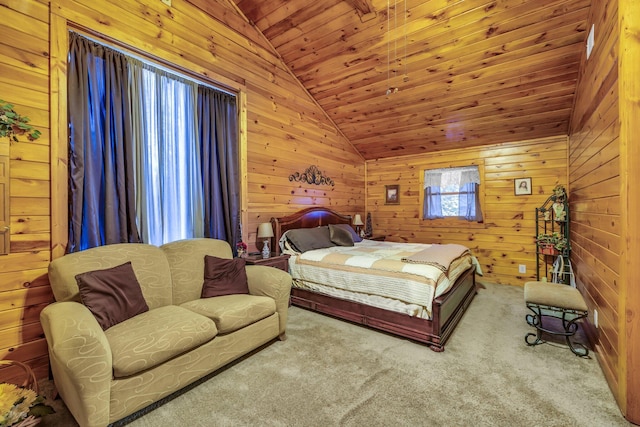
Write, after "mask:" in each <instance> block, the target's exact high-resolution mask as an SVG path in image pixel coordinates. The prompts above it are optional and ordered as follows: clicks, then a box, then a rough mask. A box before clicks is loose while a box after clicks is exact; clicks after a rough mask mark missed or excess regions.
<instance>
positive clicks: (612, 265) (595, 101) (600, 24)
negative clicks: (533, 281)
mask: <svg viewBox="0 0 640 427" xmlns="http://www.w3.org/2000/svg"><path fill="white" fill-rule="evenodd" d="M617 7H618V1H616V0H614V1H605V0H594V1H593V2H592V6H591V13H590V16H589V20H588V26H587V27H588V28H591V25H592V24H594V25H595V42H596V43H595V47H594V49H593V52H592V54H591V56H590V58H589V59H588V61H587V60H586V57H584V58H583V62H582V67H581V71H580V76H579V80H578V87H577V94H576V103H575V106H574V111H573V115H572V119H571V135H570V138H569V180H570V182H569V190H570V193H571V197H570V198H569V203H570V209H571V217H570V218H571V224H572V228H571V242H572V247H573V253H572V261H573V264H574V269H575V272H576V282H577V285H578V288H579V289H580V290H581V292H582V293H583V295H584V296H585V299H586V300H587V304H588V306H589V308H590V316H589V322H590V323H591V324H593V321H594V319H593V310H594V309H596V310H597V311H598V324H599V327H598V328H597V329H595V328H590V331H591V333H592V335H593V340H594V341H595V344H596V351H597V354H598V357H599V360H600V364H601V366H602V368H603V371H604V373H605V376H606V378H607V380H608V382H609V384H610V386H611V389H612V390H613V392H614V394H615V395H616V397H617V398H618V402H620V393H619V387H618V386H619V384H618V382H619V380H620V378H619V368H620V354H619V340H620V336H619V332H620V331H619V327H618V324H619V318H620V316H622V313H621V312H620V306H619V303H618V300H619V298H620V280H621V277H620V269H619V266H620V259H621V258H620V257H621V251H622V246H621V244H622V238H621V237H622V236H621V229H620V225H621V224H620V215H621V211H622V204H621V194H620V172H621V170H620V140H619V134H620V125H619V120H618V118H619V102H618V36H619V28H618V22H617Z"/></svg>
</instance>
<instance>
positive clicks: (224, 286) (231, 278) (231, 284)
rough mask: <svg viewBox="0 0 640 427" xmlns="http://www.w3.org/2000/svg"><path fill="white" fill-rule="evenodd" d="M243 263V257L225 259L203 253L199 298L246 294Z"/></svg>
mask: <svg viewBox="0 0 640 427" xmlns="http://www.w3.org/2000/svg"><path fill="white" fill-rule="evenodd" d="M245 264H246V263H245V260H244V258H233V259H227V258H218V257H215V256H211V255H205V257H204V284H203V285H202V294H201V295H200V296H201V298H210V297H219V296H222V295H233V294H248V293H249V284H248V283H247V272H246V270H245V268H244V267H245Z"/></svg>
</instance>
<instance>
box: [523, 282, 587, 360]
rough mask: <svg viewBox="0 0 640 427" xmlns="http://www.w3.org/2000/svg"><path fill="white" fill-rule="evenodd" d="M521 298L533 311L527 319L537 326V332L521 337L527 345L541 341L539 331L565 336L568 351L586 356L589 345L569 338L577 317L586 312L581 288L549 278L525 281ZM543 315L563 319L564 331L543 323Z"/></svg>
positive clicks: (576, 325) (572, 333)
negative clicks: (547, 279) (542, 280)
mask: <svg viewBox="0 0 640 427" xmlns="http://www.w3.org/2000/svg"><path fill="white" fill-rule="evenodd" d="M524 301H525V303H526V305H527V308H528V309H529V310H531V311H532V312H533V315H532V314H527V316H526V320H527V323H528V324H529V325H530V326H533V327H535V328H536V333H535V334H534V333H528V334H527V335H526V336H525V337H524V340H525V342H526V343H527V345H530V346H534V345H538V344H541V343H543V342H544V340H543V339H542V334H543V333H547V334H551V335H555V336H564V337H565V340H566V342H567V344H568V345H569V348H570V349H571V351H572V352H573V353H574V354H575V355H577V356H581V357H588V356H589V349H588V348H587V347H586V346H584V345H583V344H580V343H575V342H573V341H572V339H571V338H572V337H573V336H574V335H575V333H576V332H577V330H578V323H577V322H578V321H579V320H580V319H584V318H585V317H587V315H588V314H589V311H588V308H587V304H586V303H585V301H584V298H582V295H581V294H580V291H578V290H577V289H576V288H573V287H571V286H568V285H561V284H558V283H548V282H527V283H525V285H524ZM545 317H554V318H556V319H560V320H562V327H563V329H564V330H563V331H558V330H553V329H549V328H547V327H545V326H544V325H543V319H544V318H545Z"/></svg>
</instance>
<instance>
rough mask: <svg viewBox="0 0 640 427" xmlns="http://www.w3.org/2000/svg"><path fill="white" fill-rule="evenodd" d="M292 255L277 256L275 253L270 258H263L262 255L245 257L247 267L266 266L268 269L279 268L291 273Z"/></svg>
mask: <svg viewBox="0 0 640 427" xmlns="http://www.w3.org/2000/svg"><path fill="white" fill-rule="evenodd" d="M290 256H291V255H288V254H282V255H277V256H276V254H275V252H271V256H270V257H269V258H262V255H248V256H247V257H245V259H244V260H245V261H246V263H247V265H266V266H268V267H275V268H279V269H280V270H283V271H286V272H287V273H288V272H289V257H290Z"/></svg>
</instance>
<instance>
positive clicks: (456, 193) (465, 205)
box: [422, 166, 482, 222]
mask: <svg viewBox="0 0 640 427" xmlns="http://www.w3.org/2000/svg"><path fill="white" fill-rule="evenodd" d="M479 189H480V171H479V169H478V166H465V167H456V168H444V169H430V170H426V171H424V199H423V211H422V219H427V220H435V219H443V218H451V219H460V220H466V221H474V222H482V209H481V204H480V191H479Z"/></svg>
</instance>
